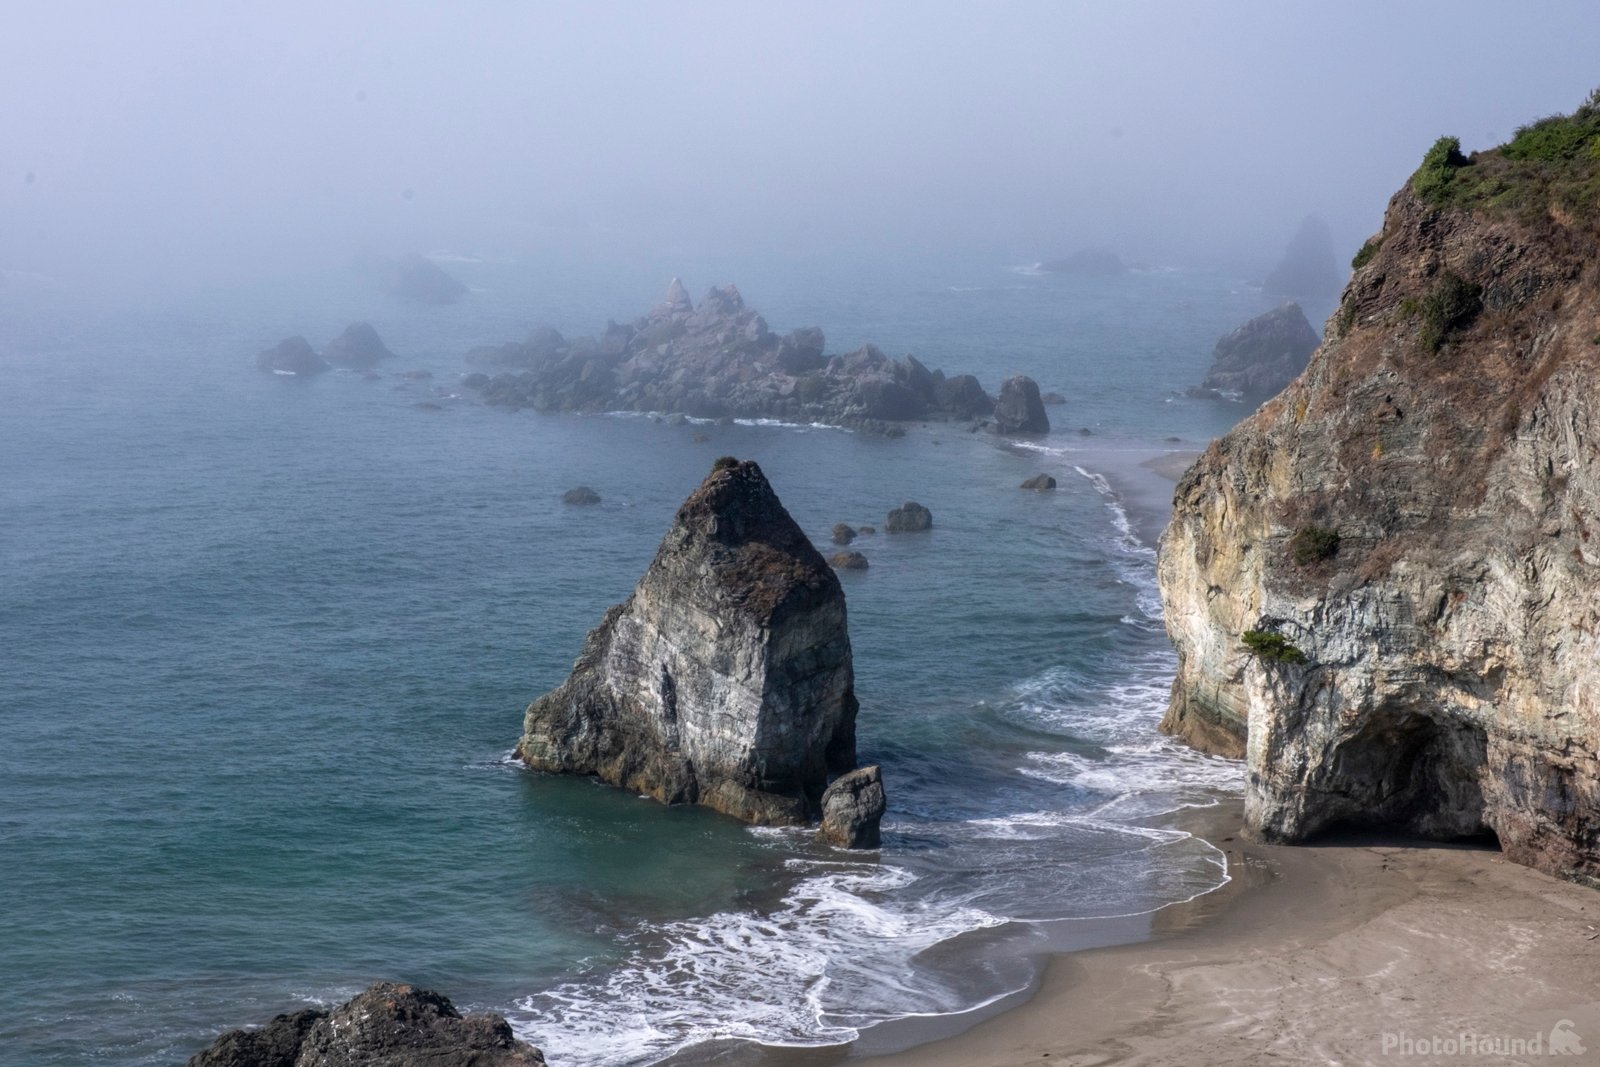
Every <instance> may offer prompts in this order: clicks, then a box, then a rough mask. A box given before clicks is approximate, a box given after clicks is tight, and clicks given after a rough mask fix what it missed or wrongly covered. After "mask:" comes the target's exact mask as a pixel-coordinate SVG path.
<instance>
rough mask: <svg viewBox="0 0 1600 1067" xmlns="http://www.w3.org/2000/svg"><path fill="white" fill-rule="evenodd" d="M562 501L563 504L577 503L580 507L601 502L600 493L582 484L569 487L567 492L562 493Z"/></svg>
mask: <svg viewBox="0 0 1600 1067" xmlns="http://www.w3.org/2000/svg"><path fill="white" fill-rule="evenodd" d="M561 502H562V503H563V504H575V505H577V506H579V507H585V506H588V505H590V504H598V503H600V494H599V493H597V492H595V491H594V490H593V489H590V488H589V487H588V486H587V485H580V486H577V487H575V488H572V489H568V490H567V491H566V492H565V493H562V494H561Z"/></svg>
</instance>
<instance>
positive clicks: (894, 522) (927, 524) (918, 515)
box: [883, 500, 933, 533]
mask: <svg viewBox="0 0 1600 1067" xmlns="http://www.w3.org/2000/svg"><path fill="white" fill-rule="evenodd" d="M883 528H884V529H886V530H888V531H889V532H890V533H919V532H921V531H923V530H931V529H932V528H933V512H931V511H929V510H928V509H927V508H925V507H923V506H922V505H921V504H919V503H917V502H916V501H915V500H907V501H906V502H905V503H904V504H901V505H900V506H899V507H897V508H892V509H891V510H890V511H889V517H888V518H887V519H886V520H884V523H883Z"/></svg>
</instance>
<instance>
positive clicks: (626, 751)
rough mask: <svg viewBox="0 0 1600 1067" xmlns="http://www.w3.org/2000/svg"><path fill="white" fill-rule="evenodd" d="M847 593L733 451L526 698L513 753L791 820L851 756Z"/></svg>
mask: <svg viewBox="0 0 1600 1067" xmlns="http://www.w3.org/2000/svg"><path fill="white" fill-rule="evenodd" d="M855 720H856V697H855V675H854V669H853V666H852V663H851V655H850V635H849V632H848V630H847V627H846V618H845V602H844V591H843V590H842V589H841V588H840V586H839V579H838V577H837V576H836V575H835V574H834V573H833V571H832V570H831V569H829V567H828V564H827V562H826V561H824V560H823V558H822V556H821V554H820V553H818V552H817V550H816V548H814V547H813V546H812V544H811V541H810V540H809V539H808V538H807V537H806V536H805V533H804V531H802V530H801V529H800V527H799V526H798V525H796V523H795V521H794V519H793V518H791V517H790V516H789V513H788V512H787V511H785V510H784V508H783V505H782V504H781V503H780V502H779V501H778V497H777V494H775V493H774V492H773V491H772V487H771V485H769V484H768V483H767V479H766V477H765V476H764V475H763V474H762V473H761V468H760V467H758V466H757V465H756V464H754V463H751V462H748V461H746V462H742V463H741V462H739V461H737V460H734V459H732V458H729V457H724V458H722V459H719V460H718V461H717V462H716V464H715V465H714V466H713V468H712V471H711V474H710V475H709V476H707V478H706V479H705V481H704V482H703V483H702V484H701V485H700V487H699V488H698V489H696V490H695V491H694V492H693V493H691V494H690V496H689V498H688V499H687V500H686V501H684V504H683V506H682V507H681V508H679V509H678V513H677V516H676V517H675V518H674V519H673V522H672V526H671V528H670V529H669V530H668V531H667V535H666V537H665V538H663V539H662V542H661V547H660V548H659V549H658V550H657V552H656V557H655V559H654V560H653V561H652V562H651V564H650V566H649V568H648V569H647V570H646V571H645V574H644V577H643V578H641V579H640V581H639V584H638V586H637V587H636V588H635V589H634V591H633V595H632V596H630V597H629V598H628V599H627V601H625V602H624V603H622V604H620V605H618V606H616V607H614V608H612V609H611V610H610V611H608V612H607V613H606V615H605V618H604V619H603V620H602V621H601V623H600V625H599V626H598V627H597V628H596V629H594V630H593V631H591V632H590V634H589V636H588V638H587V639H586V640H585V642H584V647H583V654H582V655H581V656H580V657H579V659H578V662H577V664H576V666H575V667H574V668H573V671H572V675H571V676H570V677H569V678H568V679H567V681H566V682H565V683H564V684H563V685H562V686H561V687H560V688H559V689H556V690H555V691H553V692H551V693H547V694H546V695H544V696H542V697H540V698H539V699H538V700H535V701H534V702H533V703H532V704H531V705H530V706H529V707H528V712H527V716H526V720H525V723H524V731H523V735H522V739H521V741H520V742H519V743H518V745H517V755H518V756H519V757H520V758H521V759H522V760H523V762H525V763H526V764H528V766H530V767H533V768H535V769H537V770H542V771H553V772H560V773H567V774H590V775H594V776H596V777H598V778H600V779H601V780H602V781H606V782H609V783H611V784H613V785H619V786H622V787H623V788H625V789H630V790H633V791H635V792H639V793H646V794H648V795H650V796H652V797H655V798H656V799H657V800H661V801H664V802H666V803H669V804H675V803H699V804H704V805H707V806H709V807H712V808H715V809H717V810H718V811H722V812H726V813H728V814H730V815H733V816H735V817H737V818H740V819H743V820H745V821H746V822H752V823H757V824H763V825H793V824H801V823H805V822H807V821H808V820H810V819H811V818H812V817H814V816H815V815H816V813H817V812H818V810H819V804H820V801H821V797H822V792H823V790H824V788H825V787H826V785H827V781H828V774H829V772H830V771H832V772H835V773H839V772H844V771H848V770H851V769H852V768H854V766H855Z"/></svg>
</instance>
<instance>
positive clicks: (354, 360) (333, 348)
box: [322, 322, 394, 370]
mask: <svg viewBox="0 0 1600 1067" xmlns="http://www.w3.org/2000/svg"><path fill="white" fill-rule="evenodd" d="M322 358H323V359H325V360H327V361H328V362H329V363H331V364H333V365H334V366H335V367H350V368H353V369H355V370H365V369H366V368H368V367H371V366H372V365H373V364H375V363H378V362H379V361H381V360H385V359H393V358H394V353H393V352H391V351H389V349H388V348H387V347H386V346H385V345H384V343H383V341H382V339H380V338H379V337H378V331H377V330H374V329H373V328H372V326H371V325H370V324H369V323H365V322H352V323H351V324H350V325H349V326H346V327H345V330H344V333H341V334H340V335H339V336H338V337H335V338H334V339H333V340H332V341H329V342H328V347H327V348H324V349H323V350H322Z"/></svg>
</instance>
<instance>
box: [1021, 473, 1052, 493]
mask: <svg viewBox="0 0 1600 1067" xmlns="http://www.w3.org/2000/svg"><path fill="white" fill-rule="evenodd" d="M1055 487H1056V480H1055V479H1054V478H1052V477H1051V476H1050V475H1048V474H1035V475H1034V476H1033V477H1032V478H1029V479H1027V480H1026V481H1024V482H1023V483H1022V488H1024V489H1032V490H1033V491H1034V492H1043V491H1045V490H1046V489H1054V488H1055Z"/></svg>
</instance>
